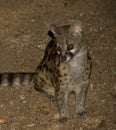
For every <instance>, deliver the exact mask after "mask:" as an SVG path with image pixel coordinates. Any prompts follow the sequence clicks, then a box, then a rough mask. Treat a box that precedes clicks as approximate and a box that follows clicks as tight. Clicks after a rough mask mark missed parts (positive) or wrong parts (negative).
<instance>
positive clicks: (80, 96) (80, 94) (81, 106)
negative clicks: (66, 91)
mask: <svg viewBox="0 0 116 130" xmlns="http://www.w3.org/2000/svg"><path fill="white" fill-rule="evenodd" d="M88 83H89V81H84V82H83V83H82V84H80V85H79V86H78V87H77V89H76V91H75V92H76V115H77V116H84V115H85V114H86V111H85V97H86V91H87V86H88Z"/></svg>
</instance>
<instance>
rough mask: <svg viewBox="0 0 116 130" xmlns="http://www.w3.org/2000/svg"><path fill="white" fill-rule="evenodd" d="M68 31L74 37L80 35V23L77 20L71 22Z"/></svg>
mask: <svg viewBox="0 0 116 130" xmlns="http://www.w3.org/2000/svg"><path fill="white" fill-rule="evenodd" d="M69 31H70V33H71V34H72V35H74V36H79V35H81V33H82V23H81V22H80V21H79V20H76V21H72V23H71V25H70V30H69Z"/></svg>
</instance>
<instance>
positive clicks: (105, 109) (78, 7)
mask: <svg viewBox="0 0 116 130" xmlns="http://www.w3.org/2000/svg"><path fill="white" fill-rule="evenodd" d="M115 5H116V2H115V0H0V72H33V71H34V70H35V68H36V66H37V65H38V63H39V62H40V60H41V58H42V56H43V53H44V49H45V47H46V44H47V42H48V41H49V37H48V35H47V30H48V28H49V25H50V24H59V25H61V24H68V23H70V22H71V20H75V19H79V20H81V21H82V22H83V24H84V32H85V35H86V39H87V42H88V46H89V47H90V49H91V51H90V52H91V58H92V64H93V67H92V75H91V83H90V86H89V89H88V94H87V100H86V109H87V116H86V117H83V118H74V112H73V111H74V108H73V107H74V103H75V102H74V100H73V99H74V97H73V96H71V98H70V102H69V104H70V108H71V109H70V111H71V119H70V120H69V121H68V122H67V123H65V124H60V123H59V122H58V110H57V106H56V103H51V102H50V101H49V99H48V98H47V97H46V96H45V95H44V94H42V93H39V92H37V91H35V89H34V88H31V87H30V86H28V87H0V119H7V120H8V121H9V122H7V123H5V124H0V130H116V43H115V42H116V39H115V38H116V37H115V35H114V34H115V13H116V12H115V10H114V9H115Z"/></svg>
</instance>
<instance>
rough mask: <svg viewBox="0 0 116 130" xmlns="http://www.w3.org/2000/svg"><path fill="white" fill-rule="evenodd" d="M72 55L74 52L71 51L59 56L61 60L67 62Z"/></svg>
mask: <svg viewBox="0 0 116 130" xmlns="http://www.w3.org/2000/svg"><path fill="white" fill-rule="evenodd" d="M73 57H74V54H73V53H71V52H68V53H66V54H65V55H63V56H61V61H62V62H68V61H70V60H71V59H72V58H73Z"/></svg>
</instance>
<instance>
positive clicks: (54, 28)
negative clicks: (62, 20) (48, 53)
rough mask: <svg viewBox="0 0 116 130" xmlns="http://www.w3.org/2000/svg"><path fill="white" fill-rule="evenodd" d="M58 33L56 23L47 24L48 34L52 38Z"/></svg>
mask: <svg viewBox="0 0 116 130" xmlns="http://www.w3.org/2000/svg"><path fill="white" fill-rule="evenodd" d="M59 34H60V30H59V28H58V26H57V25H54V24H51V25H50V26H49V31H48V35H49V36H50V37H52V38H55V37H57V36H58V35H59Z"/></svg>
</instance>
